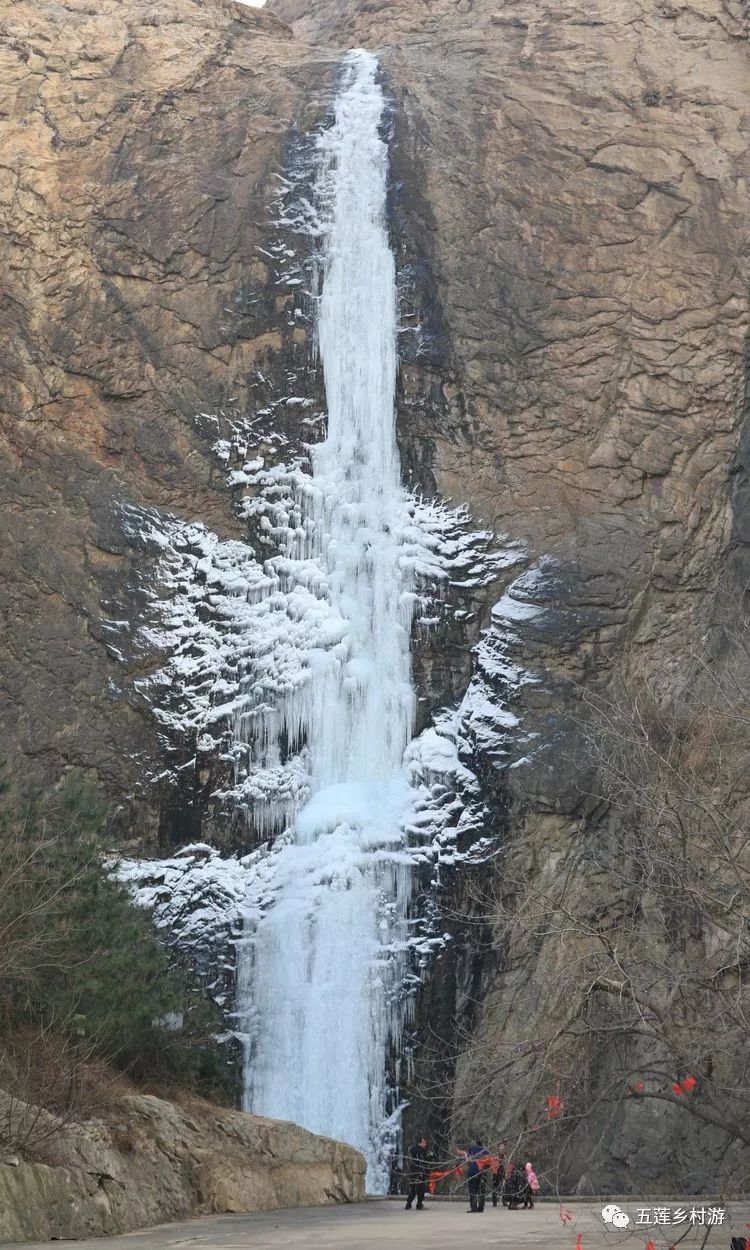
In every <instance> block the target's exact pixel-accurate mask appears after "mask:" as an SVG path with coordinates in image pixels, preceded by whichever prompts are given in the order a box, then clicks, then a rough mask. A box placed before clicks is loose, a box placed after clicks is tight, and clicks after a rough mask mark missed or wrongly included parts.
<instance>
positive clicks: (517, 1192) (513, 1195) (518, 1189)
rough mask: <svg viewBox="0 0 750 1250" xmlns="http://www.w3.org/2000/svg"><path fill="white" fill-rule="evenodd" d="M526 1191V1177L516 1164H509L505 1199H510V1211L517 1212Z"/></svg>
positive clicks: (506, 1171)
mask: <svg viewBox="0 0 750 1250" xmlns="http://www.w3.org/2000/svg"><path fill="white" fill-rule="evenodd" d="M525 1191H526V1176H525V1174H524V1173H523V1172H522V1171H521V1169H520V1168H517V1167H516V1165H515V1163H509V1164H508V1166H507V1167H506V1169H505V1197H506V1198H507V1199H508V1210H509V1211H517V1210H518V1204H519V1202H522V1201H523V1199H524V1197H525Z"/></svg>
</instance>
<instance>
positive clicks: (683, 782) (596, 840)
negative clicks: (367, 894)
mask: <svg viewBox="0 0 750 1250" xmlns="http://www.w3.org/2000/svg"><path fill="white" fill-rule="evenodd" d="M727 602H728V606H727ZM685 672H686V673H689V680H688V681H686V683H685V684H684V685H683V686H682V687H681V688H680V689H678V690H677V691H676V692H675V691H674V688H673V689H672V692H671V693H665V691H664V689H663V688H662V687H660V685H659V684H658V683H655V682H653V681H652V682H649V681H647V680H643V679H642V680H632V681H630V682H629V683H628V684H627V685H626V684H624V683H622V684H620V685H619V686H618V687H617V688H610V689H609V691H608V692H607V693H606V694H597V693H592V692H591V691H590V690H581V692H580V693H581V700H582V708H583V713H582V716H581V723H580V726H579V728H580V735H581V742H582V748H581V756H580V758H578V759H577V760H576V761H575V766H576V768H577V772H578V775H579V776H586V775H589V776H591V775H595V776H596V782H595V784H594V785H593V787H592V788H591V791H590V792H589V793H588V794H587V795H586V796H585V797H586V807H587V811H588V815H587V816H586V817H585V818H584V819H582V820H581V821H580V823H579V825H578V827H574V829H573V830H572V833H573V836H572V837H571V830H570V828H568V830H567V832H566V836H564V837H563V836H562V835H559V834H557V833H556V832H555V830H554V829H552V832H551V833H550V835H549V842H548V845H547V846H546V847H545V848H544V854H543V855H542V854H540V852H539V847H538V844H537V846H536V848H535V849H530V847H529V845H528V843H527V842H526V840H525V838H524V830H523V828H521V829H519V831H518V833H517V834H516V835H515V836H514V837H512V838H511V839H510V840H509V842H508V844H507V846H506V847H505V849H504V853H503V855H502V856H501V857H500V859H499V860H498V871H497V872H496V873H493V874H491V876H490V878H489V879H488V880H487V881H486V882H485V884H484V886H483V889H482V891H481V897H478V898H475V899H474V900H473V904H474V907H473V910H474V912H475V913H479V914H480V915H481V916H482V917H483V918H484V919H485V920H489V921H490V922H491V924H492V928H493V933H494V941H495V947H496V952H497V956H498V959H499V962H500V966H501V969H502V973H501V978H500V988H499V989H498V990H493V989H491V990H490V994H489V998H488V1000H487V1001H486V1002H485V1004H484V1016H485V1020H486V1021H488V1023H485V1025H484V1026H480V1028H479V1029H478V1031H476V1032H475V1033H473V1034H472V1036H471V1037H467V1038H466V1039H465V1045H464V1049H463V1054H462V1056H461V1057H460V1060H459V1064H458V1068H459V1077H458V1088H457V1097H458V1101H459V1103H460V1105H461V1106H462V1108H463V1110H462V1114H463V1117H464V1121H467V1120H471V1119H472V1118H473V1119H478V1120H479V1122H481V1120H482V1116H483V1113H484V1112H485V1109H486V1108H487V1106H488V1105H492V1104H494V1105H496V1106H501V1107H502V1108H503V1115H502V1123H501V1125H500V1126H499V1132H501V1133H502V1136H503V1137H506V1136H509V1135H510V1134H511V1133H514V1132H515V1133H516V1135H517V1138H518V1140H519V1142H520V1143H524V1145H523V1146H522V1147H520V1148H523V1149H529V1150H531V1149H532V1144H533V1148H534V1149H535V1150H543V1152H544V1154H545V1156H546V1158H547V1159H548V1160H550V1161H551V1160H552V1159H553V1158H554V1157H555V1152H556V1151H557V1155H558V1158H559V1157H560V1150H561V1149H562V1148H563V1146H564V1144H565V1143H566V1142H569V1141H570V1137H571V1132H572V1131H573V1130H575V1129H576V1128H577V1127H578V1129H579V1138H580V1137H581V1136H582V1126H586V1134H588V1142H587V1149H588V1150H589V1153H590V1157H591V1158H595V1157H596V1153H597V1151H598V1150H599V1148H600V1146H601V1143H602V1141H603V1140H604V1138H606V1136H607V1133H608V1132H609V1131H610V1129H611V1125H612V1121H613V1117H614V1116H615V1115H616V1114H617V1112H618V1110H622V1104H623V1102H624V1101H625V1100H632V1103H631V1104H629V1105H632V1104H641V1105H642V1106H643V1108H644V1114H645V1108H646V1107H649V1106H650V1107H652V1108H655V1107H656V1106H657V1105H664V1104H667V1105H669V1106H671V1107H672V1108H674V1109H675V1111H673V1112H672V1113H671V1114H672V1115H675V1114H679V1115H680V1116H686V1117H691V1119H692V1120H693V1122H695V1123H700V1124H703V1125H705V1126H706V1127H707V1128H708V1127H709V1126H710V1129H711V1130H712V1131H713V1132H714V1134H715V1135H718V1136H719V1138H721V1139H722V1140H724V1141H725V1142H726V1149H727V1151H729V1150H730V1148H731V1150H732V1152H733V1156H734V1159H735V1164H736V1163H737V1160H739V1165H738V1166H739V1169H740V1172H739V1174H738V1177H737V1181H738V1184H739V1180H740V1177H741V1179H742V1181H744V1182H745V1183H746V1182H747V1179H748V1176H750V1156H748V1155H747V1153H746V1151H747V1148H748V1147H750V1116H749V1115H748V1112H749V1111H750V1068H749V1065H750V1048H748V1045H747V1039H748V1027H749V1025H750V984H749V983H748V973H749V971H750V625H749V624H748V620H747V618H746V616H745V615H744V613H743V610H742V605H741V603H739V602H736V601H734V600H729V601H727V597H726V596H725V597H724V608H723V613H722V620H721V622H720V624H719V626H718V628H717V627H716V625H715V623H714V629H713V631H712V632H711V634H710V638H709V636H707V637H705V638H704V639H703V640H702V642H701V643H700V645H698V646H697V647H695V648H694V649H693V651H692V652H691V653H690V654H688V655H686V656H685ZM664 684H665V685H666V683H664ZM522 983H523V984H522ZM520 990H523V994H522V995H521V994H519V991H520ZM517 997H521V998H522V999H523V1001H524V1002H525V1004H526V1005H527V1010H526V1014H525V1018H523V1019H521V1018H519V1016H518V1014H517V1013H514V1008H513V1004H514V1001H515V998H517ZM529 1003H531V1004H532V1007H531V1011H529V1010H528V1005H529ZM677 1109H679V1113H678V1112H677ZM563 1153H564V1152H563ZM674 1182H675V1183H676V1184H677V1183H679V1178H677V1177H675V1178H674Z"/></svg>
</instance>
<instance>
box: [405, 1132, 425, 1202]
mask: <svg viewBox="0 0 750 1250" xmlns="http://www.w3.org/2000/svg"><path fill="white" fill-rule="evenodd" d="M431 1162H432V1155H431V1154H430V1151H429V1147H428V1145H427V1138H426V1137H420V1138H419V1141H417V1142H416V1143H415V1145H413V1146H412V1148H411V1150H410V1151H409V1160H408V1171H409V1193H408V1195H407V1198H406V1207H405V1208H404V1209H405V1210H406V1211H411V1204H412V1203H413V1201H414V1199H415V1198H416V1200H417V1210H418V1211H421V1210H422V1209H423V1207H424V1194H425V1190H426V1188H427V1181H428V1180H429V1177H430V1163H431Z"/></svg>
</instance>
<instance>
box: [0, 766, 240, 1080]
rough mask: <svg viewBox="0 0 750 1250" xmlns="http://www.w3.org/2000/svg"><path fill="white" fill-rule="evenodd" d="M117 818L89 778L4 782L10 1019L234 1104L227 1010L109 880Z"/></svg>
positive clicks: (0, 795) (0, 918)
mask: <svg viewBox="0 0 750 1250" xmlns="http://www.w3.org/2000/svg"><path fill="white" fill-rule="evenodd" d="M105 826H106V811H105V809H104V807H103V805H102V803H101V800H100V798H99V796H98V795H97V793H96V792H95V790H94V789H93V788H92V787H91V786H90V785H88V784H87V783H86V782H85V781H84V780H82V779H81V778H71V779H69V780H68V781H66V782H65V783H64V784H63V785H62V786H60V787H59V788H58V789H57V790H56V791H54V792H53V793H44V794H42V793H39V792H38V791H34V790H32V788H31V787H29V786H27V787H25V788H24V789H23V791H22V792H19V791H17V790H14V788H13V787H12V786H10V785H9V784H8V783H7V781H5V782H0V946H2V947H3V950H4V956H3V955H0V1004H1V1006H2V1009H3V1014H4V1016H5V1023H6V1026H7V1025H18V1024H23V1025H24V1026H26V1025H36V1026H37V1027H38V1028H39V1029H40V1030H45V1031H48V1030H49V1029H50V1028H52V1029H54V1030H58V1031H60V1032H61V1033H64V1034H65V1035H66V1036H67V1037H68V1038H69V1039H70V1040H71V1041H72V1042H73V1043H74V1044H75V1043H76V1042H77V1041H80V1043H81V1045H82V1047H85V1048H86V1050H87V1053H92V1052H93V1053H95V1054H96V1055H97V1056H98V1057H100V1058H102V1059H104V1060H106V1061H107V1062H108V1063H109V1064H112V1065H114V1066H116V1067H117V1068H119V1069H121V1070H123V1071H125V1072H127V1073H129V1074H130V1075H131V1076H132V1077H134V1078H135V1079H136V1080H138V1081H140V1082H142V1083H147V1084H157V1085H160V1086H163V1085H165V1084H166V1085H169V1084H178V1085H180V1086H181V1087H183V1088H185V1087H186V1088H190V1089H193V1090H195V1091H196V1092H199V1093H202V1094H205V1095H206V1096H213V1097H217V1098H219V1099H221V1100H222V1101H225V1100H226V1099H227V1098H228V1097H229V1095H230V1081H231V1076H230V1073H229V1069H228V1065H227V1064H226V1060H225V1058H224V1056H222V1055H221V1054H220V1053H219V1051H218V1048H217V1044H216V1042H215V1041H214V1040H213V1034H214V1033H215V1032H217V1031H218V1030H219V1028H220V1019H219V1015H218V1010H217V1009H216V1007H215V1005H214V1004H213V1003H212V1002H210V1001H208V1000H207V999H206V997H205V996H204V995H202V994H201V993H200V992H199V991H198V990H197V989H196V988H194V987H191V985H190V980H189V974H188V971H187V970H186V969H184V968H181V967H179V966H176V965H175V962H174V960H173V959H172V958H171V957H170V954H169V953H168V952H167V950H166V949H165V948H164V946H163V945H162V944H161V943H160V942H159V941H158V939H157V937H156V935H155V933H154V930H153V927H152V923H151V918H150V916H149V914H148V913H147V912H144V911H143V910H142V909H139V908H136V907H134V906H133V905H132V904H131V902H130V899H129V896H128V894H127V891H126V890H125V888H124V887H123V886H121V885H120V884H119V883H118V882H116V881H114V880H113V879H112V878H111V876H109V874H108V872H107V867H106V852H107V846H106V844H105V842H104V840H103V832H102V831H103V830H104V828H105ZM3 939H5V941H4V942H3ZM0 1023H1V1022H0Z"/></svg>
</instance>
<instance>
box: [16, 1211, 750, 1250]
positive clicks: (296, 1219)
mask: <svg viewBox="0 0 750 1250" xmlns="http://www.w3.org/2000/svg"><path fill="white" fill-rule="evenodd" d="M622 1205H623V1209H624V1210H626V1211H628V1212H629V1213H630V1215H631V1217H632V1221H633V1222H634V1221H635V1219H637V1208H636V1207H635V1206H632V1207H631V1206H628V1205H626V1204H622ZM672 1205H674V1206H676V1205H677V1204H672ZM569 1209H570V1211H571V1213H572V1215H573V1222H572V1223H571V1224H568V1225H567V1226H564V1225H563V1224H562V1222H561V1219H560V1211H559V1208H558V1206H557V1205H556V1204H554V1203H543V1204H539V1203H538V1204H537V1206H536V1207H535V1209H534V1210H533V1211H513V1212H511V1211H505V1210H502V1209H498V1210H496V1211H493V1210H492V1208H491V1207H490V1208H488V1210H486V1211H485V1213H484V1215H483V1216H481V1218H480V1217H479V1216H478V1215H469V1214H467V1211H466V1208H465V1206H464V1204H463V1203H437V1202H436V1203H433V1204H432V1205H431V1206H429V1205H428V1207H427V1208H426V1209H425V1210H424V1211H419V1212H418V1211H416V1210H413V1211H404V1209H403V1207H402V1205H401V1203H396V1202H383V1201H380V1202H378V1201H373V1202H367V1203H362V1204H360V1205H357V1206H350V1207H314V1208H306V1209H303V1210H295V1211H275V1212H272V1213H271V1214H263V1215H216V1216H205V1217H203V1218H202V1219H197V1220H188V1221H185V1222H184V1223H182V1224H165V1225H162V1226H160V1227H159V1228H153V1229H149V1230H148V1231H147V1232H142V1233H128V1234H126V1235H125V1236H124V1237H111V1238H102V1239H100V1238H97V1239H96V1240H93V1241H85V1242H76V1243H75V1244H76V1245H79V1246H81V1247H82V1248H83V1250H379V1248H380V1247H386V1248H388V1247H393V1248H395V1247H403V1250H473V1247H474V1246H477V1247H480V1246H494V1247H495V1248H496V1250H576V1240H577V1237H578V1234H579V1233H580V1235H581V1242H580V1246H581V1250H644V1247H645V1246H646V1243H647V1242H648V1240H649V1237H652V1238H653V1241H654V1244H655V1246H656V1247H657V1250H667V1248H668V1247H669V1246H671V1245H672V1244H673V1242H675V1241H676V1240H677V1238H678V1236H680V1235H681V1234H682V1233H684V1232H685V1227H686V1226H685V1225H684V1224H683V1225H682V1226H681V1227H680V1228H679V1229H676V1228H675V1229H672V1230H668V1229H661V1230H657V1229H648V1228H637V1229H635V1230H634V1231H631V1232H630V1234H628V1233H627V1232H610V1231H608V1230H607V1229H606V1228H605V1226H604V1224H603V1222H602V1218H601V1206H598V1207H589V1206H584V1205H583V1204H580V1203H575V1204H572V1203H571V1204H570V1208H569ZM731 1217H732V1219H731V1225H730V1222H729V1217H727V1221H726V1223H725V1225H724V1226H723V1227H713V1228H712V1229H711V1230H710V1231H711V1236H710V1238H709V1240H708V1243H707V1250H729V1239H730V1232H733V1233H735V1234H737V1233H742V1232H744V1229H745V1221H746V1220H750V1208H748V1207H745V1206H743V1207H742V1208H740V1207H735V1208H733V1210H732V1212H731ZM687 1227H688V1228H690V1225H687ZM708 1231H709V1229H708V1228H707V1227H703V1228H698V1227H696V1228H694V1229H690V1232H689V1233H688V1235H687V1236H686V1237H685V1238H684V1239H683V1240H682V1241H681V1242H680V1250H687V1248H688V1247H690V1250H693V1248H694V1247H700V1246H701V1243H702V1242H703V1238H704V1237H705V1235H706V1233H707V1232H708ZM55 1244H60V1243H55ZM66 1244H68V1245H70V1244H72V1243H70V1242H68V1243H66ZM26 1250H51V1246H50V1243H49V1242H43V1243H42V1242H40V1243H36V1242H35V1243H34V1245H33V1246H30V1245H27V1246H26Z"/></svg>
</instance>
